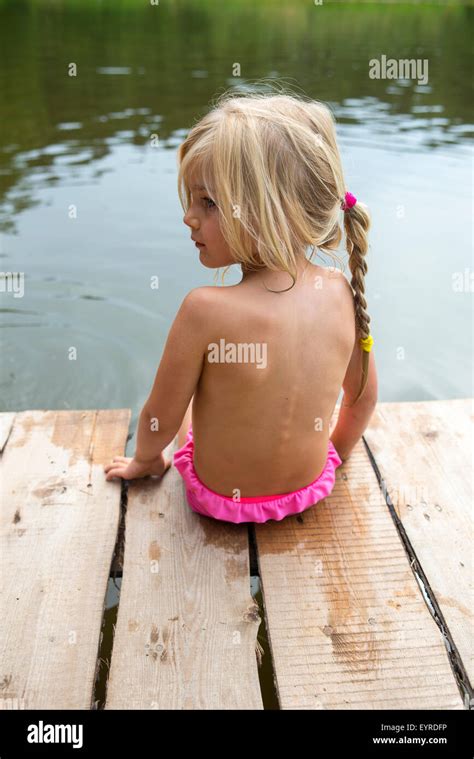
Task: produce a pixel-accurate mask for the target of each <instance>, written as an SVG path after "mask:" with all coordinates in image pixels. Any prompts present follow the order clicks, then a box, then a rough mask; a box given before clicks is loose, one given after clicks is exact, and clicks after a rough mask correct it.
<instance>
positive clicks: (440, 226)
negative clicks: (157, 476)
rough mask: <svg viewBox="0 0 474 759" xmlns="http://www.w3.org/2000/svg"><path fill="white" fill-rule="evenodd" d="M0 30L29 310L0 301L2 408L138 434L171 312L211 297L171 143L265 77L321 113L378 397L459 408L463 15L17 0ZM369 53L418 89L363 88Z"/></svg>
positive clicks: (467, 29)
mask: <svg viewBox="0 0 474 759" xmlns="http://www.w3.org/2000/svg"><path fill="white" fill-rule="evenodd" d="M0 25H1V28H2V37H3V41H2V47H3V65H2V69H1V75H0V76H1V90H2V93H3V98H2V101H1V106H0V108H1V111H0V124H1V137H0V150H1V152H0V161H1V164H0V225H1V226H0V233H1V237H0V256H1V258H0V268H1V269H2V271H3V272H23V273H24V287H23V290H24V292H23V297H17V296H18V295H19V294H20V292H19V290H17V291H16V294H15V293H14V292H13V291H12V290H11V289H10V290H9V288H8V284H7V282H6V280H4V285H3V289H4V290H5V292H1V293H0V305H1V328H2V329H1V338H2V362H1V376H0V384H1V410H22V409H27V408H45V409H46V408H48V409H67V408H71V409H80V408H84V409H94V408H108V407H130V408H132V412H133V418H132V429H135V427H136V423H137V415H138V413H139V411H140V409H141V407H142V405H143V402H144V401H145V399H146V398H147V396H148V393H149V391H150V389H151V385H152V382H153V379H154V375H155V372H156V368H157V366H158V364H159V360H160V356H161V353H162V349H163V346H164V342H165V340H166V336H167V333H168V330H169V327H170V325H171V323H172V320H173V318H174V316H175V314H176V312H177V310H178V308H179V305H180V303H181V301H182V299H183V297H184V296H185V294H186V293H187V292H188V291H189V290H190V289H192V288H194V287H198V286H201V285H210V284H213V283H214V275H213V272H212V271H211V270H209V269H205V268H204V267H202V266H201V264H200V263H199V258H198V254H197V251H196V248H195V247H194V244H193V243H192V242H191V241H190V239H189V230H188V229H187V228H186V227H185V225H184V224H183V222H182V216H183V213H182V209H181V206H180V204H179V200H178V195H177V190H176V175H177V170H176V148H177V146H178V145H179V143H180V142H181V141H182V139H183V138H184V136H185V135H186V133H187V130H188V129H189V128H190V126H191V125H192V123H193V122H194V121H195V120H196V119H197V118H198V117H199V116H200V115H202V114H203V113H204V112H205V111H206V110H207V108H208V104H209V103H210V101H211V99H212V98H213V97H215V96H216V94H218V93H219V92H221V91H223V90H225V89H227V88H228V87H231V86H233V85H235V84H242V83H244V84H245V83H250V84H249V86H251V82H252V81H254V80H256V79H262V78H266V79H269V80H271V79H274V78H277V79H278V81H279V82H283V83H284V84H287V85H288V86H292V87H294V88H295V89H298V88H299V89H300V90H301V91H302V92H304V93H305V94H307V95H309V96H311V97H314V98H317V99H320V100H323V101H325V102H326V103H328V104H329V105H330V106H331V108H332V109H333V111H334V113H335V115H336V117H337V120H338V135H339V142H340V146H341V151H342V154H343V160H344V166H345V172H346V181H347V186H348V188H349V189H350V190H351V191H352V192H353V193H354V194H356V195H357V196H358V197H359V199H361V200H363V201H364V202H366V203H367V204H368V206H369V208H370V211H371V213H372V218H373V226H372V231H371V240H370V246H371V247H370V250H369V258H368V264H369V273H368V275H367V294H368V305H369V313H370V315H371V328H372V334H373V336H374V340H375V344H374V351H375V355H376V358H377V366H378V372H379V398H380V400H381V401H397V400H423V399H432V398H454V397H461V396H468V395H472V347H471V346H472V322H471V315H472V311H471V308H472V276H473V275H472V271H473V269H472V266H473V265H472V259H471V226H470V211H471V188H470V180H471V170H472V164H471V161H472V152H471V147H472V133H473V127H472V123H473V121H474V119H473V113H472V105H471V104H472V92H471V89H470V87H471V84H470V77H469V76H468V73H469V71H470V67H471V63H472V59H471V57H470V41H471V40H472V38H473V26H474V24H473V8H472V7H470V6H466V5H462V4H459V3H456V4H447V5H446V4H443V5H422V4H419V3H418V4H415V5H398V4H397V5H393V4H377V5H374V4H359V3H357V4H355V3H354V4H352V3H327V4H325V5H323V6H317V5H313V4H311V3H307V2H303V1H302V2H291V3H290V2H288V3H286V2H283V3H277V2H268V1H267V2H265V1H264V2H261V3H257V4H255V3H253V2H246V1H245V0H242V1H241V2H226V3H215V2H206V1H203V0H199V2H193V1H192V0H190V1H189V2H168V3H164V2H163V3H159V4H158V5H157V6H152V5H151V4H150V5H148V4H146V3H139V2H132V1H129V2H119V1H117V0H115V1H114V2H105V1H104V2H92V1H89V0H81V2H79V1H78V2H68V3H66V2H44V1H42V2H41V1H39V0H36V1H32V2H20V1H18V0H17V1H16V2H0ZM382 55H385V56H386V57H387V58H390V57H392V58H395V59H401V58H416V59H420V60H427V61H428V65H429V76H428V81H427V82H426V81H424V80H422V83H419V81H418V80H412V79H403V78H399V79H372V78H370V77H369V75H368V71H369V64H368V61H369V60H370V59H373V58H377V59H380V58H381V56H382ZM236 62H237V63H239V64H240V67H241V70H240V77H235V76H233V72H235V63H236ZM71 63H75V64H76V66H77V76H75V77H71V76H69V75H68V71H69V70H70V69H68V67H69V66H70V64H71ZM151 134H157V135H158V146H157V147H153V146H152V145H151V141H150V135H151ZM71 206H75V207H76V209H77V211H76V214H77V215H76V217H75V218H71V213H70V208H71ZM340 255H341V259H342V261H343V262H344V263H345V262H346V260H347V257H346V256H345V253H344V250H343V247H342V246H341V252H340ZM314 260H316V261H318V262H319V263H323V264H330V263H331V260H330V259H327V258H326V259H325V258H324V257H323V256H321V255H319V256H318V258H316V259H314ZM153 277H158V281H159V287H158V288H157V289H156V288H152V287H151V285H150V283H151V281H152V278H153ZM239 280H240V269H239V268H238V267H236V266H235V267H232V269H231V270H230V271H229V272H228V274H227V276H226V280H225V283H226V284H235V283H236V282H238V281H239ZM459 283H460V284H459ZM71 347H74V348H75V349H76V351H77V358H76V360H70V358H69V356H70V355H71V354H70V348H71ZM130 445H131V444H130V443H129V449H128V450H127V453H128V454H130V455H132V454H133V450H131V448H130Z"/></svg>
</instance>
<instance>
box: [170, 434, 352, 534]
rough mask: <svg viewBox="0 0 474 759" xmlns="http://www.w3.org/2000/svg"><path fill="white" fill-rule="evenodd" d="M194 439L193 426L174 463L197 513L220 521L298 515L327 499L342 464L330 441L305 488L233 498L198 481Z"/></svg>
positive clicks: (253, 520)
mask: <svg viewBox="0 0 474 759" xmlns="http://www.w3.org/2000/svg"><path fill="white" fill-rule="evenodd" d="M193 453H194V440H193V431H192V426H191V425H190V427H189V430H188V434H187V435H186V443H185V444H184V445H183V447H182V448H179V450H177V451H175V453H174V455H173V464H174V466H175V467H176V469H177V470H178V472H179V473H180V475H181V477H182V478H183V480H184V484H185V487H186V499H187V501H188V504H189V506H190V507H191V509H192V510H193V511H195V512H196V513H197V514H202V515H203V516H206V517H212V518H213V519H219V520H222V521H223V522H234V523H235V524H239V523H240V522H267V521H268V520H269V519H275V520H276V521H277V522H279V521H280V520H281V519H283V518H284V517H287V516H290V515H293V514H299V513H301V512H302V511H305V509H308V508H309V507H310V506H313V505H314V504H316V503H317V502H318V501H321V500H322V499H323V498H326V496H328V495H329V494H330V492H331V491H332V489H333V487H334V482H335V480H336V469H337V467H338V466H340V465H341V464H342V460H341V458H340V457H339V455H338V453H337V451H336V449H335V448H334V445H333V444H332V441H331V440H330V441H329V446H328V457H327V460H326V464H325V466H324V469H323V471H322V472H321V474H320V475H319V477H318V478H317V479H316V480H314V482H311V483H310V484H309V485H306V487H304V488H300V489H299V490H295V491H293V492H291V493H282V494H280V495H267V496H252V497H247V498H238V499H234V498H232V497H231V496H227V495H220V494H219V493H216V492H215V491H214V490H210V489H209V488H208V487H207V486H206V485H204V483H203V482H201V480H200V479H199V477H198V476H197V474H196V470H195V468H194V463H193Z"/></svg>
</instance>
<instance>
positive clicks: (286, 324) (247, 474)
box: [105, 92, 377, 523]
mask: <svg viewBox="0 0 474 759" xmlns="http://www.w3.org/2000/svg"><path fill="white" fill-rule="evenodd" d="M178 159H179V176H178V188H179V194H180V199H181V203H182V205H183V208H184V210H185V216H184V223H185V224H186V225H187V226H188V227H189V229H190V232H191V239H192V240H193V241H194V242H195V244H196V246H197V251H196V252H197V254H198V255H199V260H200V261H201V263H202V264H203V266H205V267H207V268H210V269H218V268H219V267H222V266H225V267H229V266H230V265H232V264H235V263H238V264H240V265H241V267H242V279H241V281H240V282H239V284H237V285H233V286H228V287H198V288H195V289H193V290H191V292H190V293H188V295H187V296H186V297H185V299H184V301H183V303H182V304H181V307H180V309H179V312H178V314H177V316H176V319H175V321H174V323H173V325H172V327H171V330H170V333H169V335H168V339H167V342H166V345H165V349H164V353H163V357H162V360H161V363H160V366H159V368H158V371H157V375H156V378H155V382H154V385H153V388H152V390H151V393H150V395H149V398H148V400H147V402H146V403H145V405H144V408H143V410H142V412H141V414H140V422H139V427H138V433H137V449H136V453H135V456H134V458H133V459H129V458H125V457H122V456H116V457H115V458H114V459H113V462H112V463H110V464H108V465H107V466H106V467H105V472H106V473H107V476H106V479H107V480H109V479H111V478H112V477H123V478H124V479H133V478H137V477H145V476H147V475H158V476H161V475H163V474H164V472H165V471H166V470H167V469H168V467H169V466H170V465H171V462H170V461H167V460H165V458H164V456H163V452H162V451H163V449H164V448H165V447H166V446H167V445H168V444H169V443H171V442H172V441H173V440H174V438H175V436H176V434H178V446H179V450H177V451H176V452H175V453H174V456H173V463H174V465H175V466H176V468H177V469H178V471H179V472H180V474H181V476H182V478H183V480H184V483H185V487H186V497H187V501H188V504H189V506H190V507H191V509H193V511H195V512H197V513H199V514H202V515H206V516H209V517H213V518H216V519H219V520H224V521H228V522H235V523H238V522H266V521H267V520H269V519H274V520H281V519H283V518H284V517H286V516H288V515H291V514H298V513H300V512H302V511H304V510H305V509H307V508H309V507H310V506H312V505H314V504H316V503H317V502H318V501H320V500H321V499H323V498H325V497H326V496H327V495H329V493H330V492H331V490H332V488H333V486H334V481H335V470H336V468H337V467H338V466H340V465H341V463H342V462H343V461H344V460H345V459H347V457H348V456H349V454H350V452H351V450H352V449H353V447H354V446H355V444H356V443H357V442H358V440H359V439H360V437H361V435H362V433H363V432H364V430H365V429H366V427H367V425H368V423H369V420H370V417H371V415H372V413H373V410H374V407H375V404H376V399H377V375H376V369H375V362H374V355H373V352H371V350H370V349H371V346H372V342H373V340H372V337H371V336H370V334H369V322H370V317H369V315H368V314H367V311H366V308H367V303H366V300H365V297H364V290H365V288H364V275H365V274H366V272H367V264H366V261H365V259H364V256H365V254H366V252H367V248H368V240H367V232H368V229H369V224H370V219H369V215H368V212H367V209H366V207H365V206H364V205H363V204H362V203H360V202H359V201H358V200H357V199H356V198H355V197H354V196H353V195H352V194H351V193H349V192H346V187H345V183H344V177H343V171H342V166H341V159H340V155H339V150H338V146H337V142H336V134H335V124H334V119H333V116H332V114H331V112H330V111H329V109H328V108H327V107H326V106H325V105H324V104H322V103H320V102H315V101H310V100H306V99H305V98H304V97H301V96H295V95H291V94H284V93H278V94H274V93H271V94H265V93H264V94H257V93H255V94H250V95H248V94H247V95H245V94H244V95H239V94H235V92H228V93H225V94H224V95H222V96H221V97H220V99H219V100H218V101H217V103H216V105H215V107H214V108H213V109H212V110H211V111H210V112H209V113H208V114H207V115H206V116H204V118H202V119H201V120H200V121H199V123H197V124H196V125H195V126H194V127H193V128H192V129H191V131H190V132H189V134H188V136H187V138H186V140H185V141H184V142H183V143H182V145H181V146H180V148H179V152H178ZM341 216H343V220H344V229H345V234H346V247H347V251H348V253H349V267H350V270H351V274H352V279H351V284H350V285H349V282H348V280H347V279H346V278H345V276H344V275H343V274H342V272H340V271H339V270H337V269H334V268H327V267H322V266H318V265H316V264H314V263H311V257H312V255H313V253H314V250H315V249H316V248H319V249H321V250H322V251H326V252H329V255H332V254H331V251H332V250H335V249H336V248H337V247H338V245H339V243H340V241H341V238H342V232H341V227H340V220H341ZM309 246H310V247H312V249H313V250H312V252H311V256H310V258H309V259H308V258H307V257H306V252H307V248H308V247H309ZM224 273H225V272H224ZM341 387H342V389H343V391H344V396H343V401H342V404H341V409H340V412H339V417H338V421H337V425H336V427H335V429H334V431H333V432H332V434H331V435H330V429H329V425H330V420H331V416H332V414H333V412H334V409H335V405H336V402H337V399H338V396H339V392H340V390H341Z"/></svg>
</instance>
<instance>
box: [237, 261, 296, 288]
mask: <svg viewBox="0 0 474 759" xmlns="http://www.w3.org/2000/svg"><path fill="white" fill-rule="evenodd" d="M308 264H309V261H308V259H307V258H306V257H305V256H304V257H303V256H302V257H301V259H300V260H298V262H297V266H296V277H297V281H298V279H299V277H301V276H302V275H303V274H304V272H305V271H306V269H307V267H308ZM241 269H242V279H241V282H247V281H250V280H252V281H256V280H262V279H263V280H265V284H266V285H268V287H271V288H275V289H279V288H281V287H286V286H287V285H286V282H287V281H288V286H289V285H291V283H292V279H291V277H290V275H289V274H288V272H286V271H273V270H272V269H269V268H268V267H266V266H262V267H261V268H260V269H250V268H247V267H246V266H245V264H241Z"/></svg>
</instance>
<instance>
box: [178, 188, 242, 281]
mask: <svg viewBox="0 0 474 759" xmlns="http://www.w3.org/2000/svg"><path fill="white" fill-rule="evenodd" d="M190 190H191V205H190V206H189V208H188V210H187V212H186V214H185V215H184V217H183V221H184V223H185V224H186V225H187V226H188V227H190V229H191V235H192V237H193V238H194V240H195V241H196V242H199V243H202V245H200V246H199V249H198V248H197V247H196V250H199V260H200V261H201V263H202V264H203V266H207V268H208V269H218V268H219V267H221V266H222V267H223V266H230V265H231V264H235V263H236V261H235V259H234V258H233V257H232V254H231V252H230V248H229V246H228V245H227V243H226V241H225V240H224V237H223V235H222V232H221V229H220V224H219V209H218V207H217V205H216V204H215V202H214V200H213V199H212V198H211V197H209V195H208V194H207V193H206V190H205V189H204V187H203V186H202V184H201V182H200V181H199V178H193V179H192V182H191V186H190Z"/></svg>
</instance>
